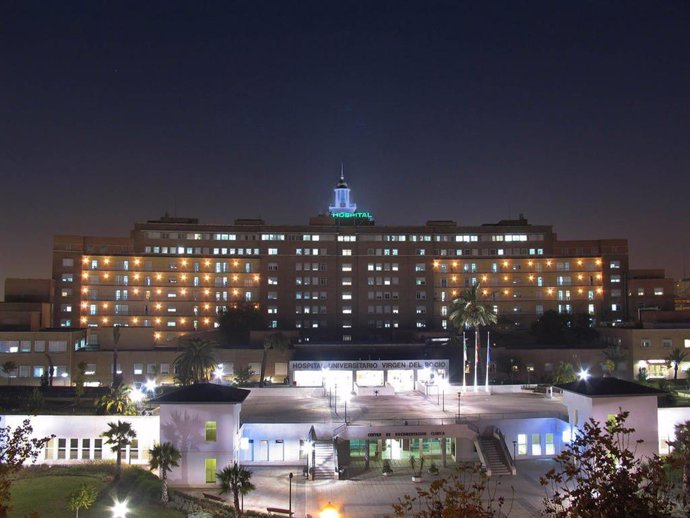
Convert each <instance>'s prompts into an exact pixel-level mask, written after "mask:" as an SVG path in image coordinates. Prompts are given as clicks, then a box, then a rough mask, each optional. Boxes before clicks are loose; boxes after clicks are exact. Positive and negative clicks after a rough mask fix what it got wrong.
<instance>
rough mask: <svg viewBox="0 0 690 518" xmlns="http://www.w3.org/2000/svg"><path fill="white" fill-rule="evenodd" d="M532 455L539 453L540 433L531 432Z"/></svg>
mask: <svg viewBox="0 0 690 518" xmlns="http://www.w3.org/2000/svg"><path fill="white" fill-rule="evenodd" d="M532 455H541V435H539V434H538V433H533V434H532Z"/></svg>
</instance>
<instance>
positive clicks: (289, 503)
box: [288, 472, 293, 518]
mask: <svg viewBox="0 0 690 518" xmlns="http://www.w3.org/2000/svg"><path fill="white" fill-rule="evenodd" d="M292 477H293V475H292V472H290V474H289V475H288V479H289V481H290V482H289V487H290V489H289V493H288V495H289V501H288V511H289V512H288V516H289V518H292Z"/></svg>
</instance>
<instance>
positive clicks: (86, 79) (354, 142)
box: [0, 0, 690, 290]
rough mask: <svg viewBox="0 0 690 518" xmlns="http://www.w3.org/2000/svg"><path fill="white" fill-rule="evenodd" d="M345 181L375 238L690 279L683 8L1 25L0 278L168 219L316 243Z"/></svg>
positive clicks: (19, 0) (689, 45)
mask: <svg viewBox="0 0 690 518" xmlns="http://www.w3.org/2000/svg"><path fill="white" fill-rule="evenodd" d="M341 162H344V164H345V171H346V177H347V179H348V181H349V182H350V185H351V187H352V188H353V197H354V198H355V201H356V202H358V204H359V206H360V208H362V209H368V210H371V211H372V212H373V213H374V214H375V215H376V217H377V220H378V222H379V223H380V224H395V223H406V224H420V223H423V222H424V221H426V220H427V219H432V218H438V219H441V218H443V219H454V220H456V221H458V222H460V223H463V224H471V225H472V224H481V223H487V222H494V221H497V220H499V219H502V218H509V217H516V216H517V215H518V214H519V213H524V214H525V216H526V217H528V219H529V220H530V222H532V223H536V224H553V225H554V228H555V229H556V231H557V232H558V233H559V236H560V237H561V238H564V239H569V238H572V239H577V238H612V237H627V238H628V239H629V240H630V249H631V265H632V266H633V267H666V268H667V270H668V272H669V273H670V274H671V275H673V276H680V275H682V274H684V273H690V246H689V245H690V237H689V232H688V221H689V220H690V205H689V204H688V194H689V193H690V177H689V176H688V173H689V172H690V7H689V3H688V2H687V1H672V0H665V1H663V2H651V1H649V2H639V3H635V2H630V1H625V2H623V1H621V2H606V1H600V0H596V1H569V0H562V1H556V2H554V1H553V0H548V1H544V2H539V1H529V2H523V1H516V0H514V1H509V2H499V1H490V2H484V1H475V2H467V3H465V2H460V1H449V2H442V1H438V2H434V1H429V0H420V1H414V2H413V1H400V0H398V1H390V2H386V1H375V0H362V1H359V2H350V1H339V2H335V1H326V0H319V1H316V2H307V1H304V0H299V1H297V0H294V1H287V0H280V1H274V2H264V1H257V0H248V1H244V2H232V1H218V2H210V1H209V2H203V1H191V0H190V1H187V2H177V1H171V0H165V1H162V2H155V1H150V0H146V1H140V0H137V1H133V2H125V1H95V0H89V1H85V2H83V3H78V2H72V1H64V2H62V1H61V2H44V1H41V2H31V1H24V0H4V1H2V2H0V203H1V204H0V221H1V222H2V223H0V278H4V277H6V276H9V277H22V276H40V277H47V276H49V274H50V249H51V236H52V235H53V234H56V233H62V234H68V233H77V234H96V235H126V234H127V233H128V231H129V229H130V228H131V226H132V224H133V222H134V221H138V220H144V219H152V218H156V217H159V216H161V215H162V214H163V213H164V212H165V211H166V210H168V211H169V212H170V213H171V214H177V215H178V216H196V217H199V218H201V220H202V221H204V222H217V223H229V222H232V220H234V218H236V217H257V216H260V217H263V218H264V219H266V220H267V221H268V222H270V223H304V222H306V221H307V219H308V217H309V215H313V214H315V213H318V212H320V211H324V210H325V209H326V207H327V205H328V202H329V201H330V197H331V192H332V191H331V189H332V187H333V186H334V182H335V180H336V179H337V175H338V173H339V169H340V163H341ZM686 269H687V270H688V272H685V270H686ZM0 290H1V288H0Z"/></svg>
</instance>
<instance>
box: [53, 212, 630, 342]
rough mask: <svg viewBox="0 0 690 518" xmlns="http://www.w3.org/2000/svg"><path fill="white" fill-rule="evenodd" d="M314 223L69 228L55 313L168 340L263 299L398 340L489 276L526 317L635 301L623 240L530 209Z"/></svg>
mask: <svg viewBox="0 0 690 518" xmlns="http://www.w3.org/2000/svg"><path fill="white" fill-rule="evenodd" d="M314 222H315V224H310V225H266V224H265V223H264V222H263V221H261V220H249V221H237V222H236V224H234V225H201V224H199V223H198V221H197V220H195V219H182V218H162V219H161V220H159V221H150V222H147V223H142V224H136V225H135V227H134V230H133V232H132V235H131V239H127V238H97V237H81V236H57V237H55V240H54V254H53V279H54V280H55V283H56V290H55V293H56V309H55V313H54V319H55V323H56V325H67V323H70V325H81V326H98V327H111V326H112V325H113V324H121V325H123V326H130V327H142V326H148V327H151V328H152V329H154V330H155V332H157V333H160V335H161V337H162V338H165V337H166V336H167V335H175V334H176V333H179V332H180V331H192V330H195V329H202V330H203V329H209V328H212V327H213V324H214V321H215V316H216V314H217V312H218V311H219V308H221V307H224V306H226V305H228V304H232V303H233V302H234V301H237V300H246V299H251V301H252V302H256V303H257V304H258V307H259V308H260V309H261V311H263V312H265V315H266V317H267V319H268V321H269V322H270V323H271V325H272V326H274V327H276V328H281V329H285V330H294V329H297V330H299V331H300V333H301V334H302V335H304V336H305V337H310V338H311V339H315V340H317V339H336V340H342V341H357V340H361V339H363V338H365V337H366V338H372V339H380V340H386V339H387V340H392V339H396V338H395V337H396V335H399V334H400V333H402V332H410V331H427V330H440V329H442V328H443V327H444V325H445V321H446V320H447V318H446V317H447V315H446V314H444V310H443V309H442V308H443V307H444V306H446V304H445V303H446V302H447V300H449V299H450V298H451V297H453V295H452V292H453V291H455V292H456V294H457V293H458V291H459V290H460V289H463V288H464V287H465V286H466V285H467V286H469V285H470V284H471V283H472V282H474V281H473V278H474V279H475V280H476V281H477V282H480V280H481V276H485V277H486V281H485V282H486V283H487V284H488V287H487V290H488V289H489V288H491V290H490V292H487V296H488V297H490V298H491V300H492V301H493V300H495V302H496V305H497V306H498V307H499V312H500V314H502V315H505V316H507V317H509V318H511V319H512V320H515V321H516V322H518V323H520V324H525V323H528V322H530V321H532V320H534V319H536V318H537V316H538V314H539V312H540V311H541V310H542V309H544V310H547V309H551V308H553V309H558V308H559V305H560V308H561V310H562V311H573V312H575V311H591V312H592V313H594V314H595V315H596V316H597V317H598V318H601V317H602V316H604V314H605V311H606V312H607V313H606V315H607V317H611V318H612V319H619V316H620V315H619V313H621V312H620V311H618V309H616V310H615V311H612V309H611V304H613V303H615V304H618V306H621V308H622V306H623V302H612V301H613V300H614V298H612V297H613V295H612V293H611V291H612V289H617V286H618V285H620V286H621V289H622V290H623V292H622V294H621V295H620V299H621V300H625V283H624V280H623V279H624V278H625V272H626V271H627V242H626V241H625V240H606V241H601V240H597V241H577V242H575V241H558V240H557V239H556V235H555V234H554V233H553V230H552V228H551V227H550V226H545V225H542V226H538V225H529V224H528V222H527V220H524V219H520V220H515V221H502V222H500V223H498V224H495V225H482V226H474V227H459V226H457V224H456V223H454V222H452V221H430V222H427V224H426V225H418V226H385V227H376V226H373V225H360V226H354V225H347V224H345V223H344V222H338V221H336V219H335V218H321V219H318V220H314ZM506 261H507V262H508V266H505V267H504V266H503V263H504V262H506ZM530 261H531V264H530ZM549 261H551V263H552V266H549ZM494 263H496V264H498V265H499V267H498V269H497V270H496V271H494V270H493V267H492V265H493V264H494ZM613 264H615V265H616V266H615V267H613V266H612V265H613ZM443 265H445V266H443ZM472 265H474V267H473V266H472ZM559 265H561V267H562V268H563V271H562V272H560V274H559V272H558V266H559ZM565 265H568V268H569V269H570V271H569V272H568V271H567V270H566V266H565ZM518 267H519V269H518ZM443 268H447V270H446V271H443ZM466 268H469V270H467V269H466ZM472 268H474V269H472ZM551 268H553V270H551ZM611 268H613V270H611ZM610 270H611V271H610ZM618 270H620V272H622V273H620V274H619V273H616V272H618ZM612 272H613V273H612ZM539 274H541V275H539ZM531 275H533V276H534V280H530V276H531ZM506 277H507V280H506ZM537 277H543V279H542V286H537V285H536V284H537ZM580 277H581V278H580ZM614 278H616V279H615V282H614ZM125 290H126V292H127V293H126V297H127V299H126V301H125V300H124V298H123V297H124V292H125ZM590 291H592V292H593V293H591V294H590V293H589V292H590ZM118 293H119V297H120V298H119V299H118ZM437 297H438V298H437ZM559 297H560V298H561V299H562V300H558V299H559ZM568 299H569V300H568ZM590 299H591V300H590ZM616 300H618V299H616ZM590 304H592V305H593V307H590ZM616 307H617V306H616ZM66 308H70V309H71V311H70V312H67V311H66ZM515 308H518V310H516V309H515ZM446 311H447V310H446ZM398 339H399V338H398Z"/></svg>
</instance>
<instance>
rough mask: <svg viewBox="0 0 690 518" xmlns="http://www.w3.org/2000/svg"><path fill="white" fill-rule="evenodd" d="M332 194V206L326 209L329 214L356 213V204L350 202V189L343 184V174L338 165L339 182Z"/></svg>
mask: <svg viewBox="0 0 690 518" xmlns="http://www.w3.org/2000/svg"><path fill="white" fill-rule="evenodd" d="M333 193H334V198H333V205H331V206H330V207H328V212H329V213H331V214H333V213H337V212H340V213H342V212H346V213H349V214H352V213H353V212H357V204H356V203H353V202H351V201H350V188H349V187H348V186H347V183H346V182H345V173H344V171H343V165H342V164H340V180H339V181H338V183H337V184H336V185H335V189H333Z"/></svg>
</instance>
